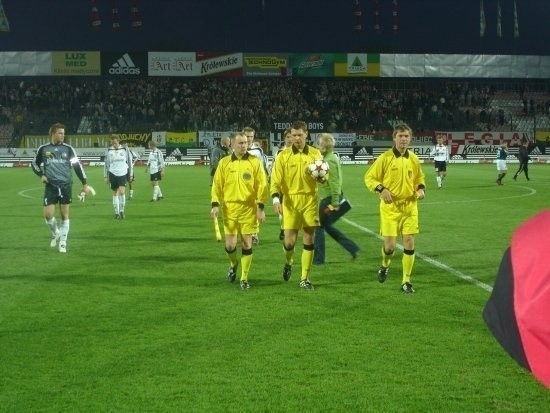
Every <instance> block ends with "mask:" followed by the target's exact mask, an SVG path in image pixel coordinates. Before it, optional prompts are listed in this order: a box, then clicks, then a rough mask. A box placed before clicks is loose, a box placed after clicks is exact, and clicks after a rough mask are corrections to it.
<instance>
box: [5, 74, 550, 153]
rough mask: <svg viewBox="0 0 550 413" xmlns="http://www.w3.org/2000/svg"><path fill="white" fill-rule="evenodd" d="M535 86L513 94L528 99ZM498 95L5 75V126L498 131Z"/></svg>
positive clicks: (492, 87)
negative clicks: (396, 125) (291, 124)
mask: <svg viewBox="0 0 550 413" xmlns="http://www.w3.org/2000/svg"><path fill="white" fill-rule="evenodd" d="M501 84H502V81H501ZM508 87H509V88H510V87H511V90H512V89H514V87H515V86H512V85H509V86H508ZM529 87H532V85H531V86H530V85H527V86H525V85H520V86H519V87H515V89H514V90H515V91H514V93H516V91H517V94H518V97H521V96H522V94H523V93H524V91H525V89H526V88H529ZM545 88H547V85H543V89H545ZM498 90H499V85H497V84H496V83H494V82H493V83H491V82H489V81H485V82H484V81H482V80H476V81H472V80H469V81H465V80H449V79H447V80H443V79H442V80H437V79H431V80H430V79H426V80H418V79H341V80H340V79H328V78H321V79H307V78H214V77H208V78H161V77H158V78H154V77H149V78H128V77H125V78H122V77H120V78H115V77H112V78H92V77H87V78H76V77H75V78H48V77H43V78H15V77H14V78H9V77H4V78H2V80H1V81H0V105H1V111H0V127H1V128H3V129H2V130H3V131H4V134H5V133H7V132H5V131H12V133H11V135H12V136H11V137H9V138H12V137H13V138H15V139H17V138H18V137H19V136H23V135H25V134H34V133H44V130H46V129H47V125H49V124H51V123H52V122H54V121H57V120H59V119H64V121H65V122H66V124H67V129H68V130H69V131H77V130H79V128H80V129H82V128H81V122H82V119H83V118H84V117H85V119H87V121H88V122H87V124H86V126H85V127H84V129H83V130H81V132H82V133H102V134H103V133H111V132H117V131H126V132H138V131H144V130H147V131H150V130H168V131H188V130H238V129H241V128H242V127H243V126H245V125H254V126H255V127H256V129H257V130H258V131H260V133H262V132H267V131H269V130H270V125H271V124H272V123H273V122H281V121H288V120H289V119H306V120H309V121H319V122H324V123H325V125H328V127H327V131H329V132H330V131H339V132H345V131H356V130H373V131H374V130H380V129H387V128H388V125H389V123H391V121H392V120H394V119H406V120H407V121H408V122H409V123H410V124H411V125H412V126H413V128H415V130H427V129H437V128H443V127H445V128H454V129H459V128H466V129H471V128H474V129H478V127H477V126H476V124H478V123H479V122H482V124H483V125H485V126H483V127H484V128H487V129H491V128H492V127H494V126H498V125H499V124H503V123H505V122H507V119H506V118H505V116H504V112H503V111H501V110H499V111H493V110H492V108H491V107H490V101H491V98H492V96H494V94H495V93H496V92H497V91H498ZM546 93H548V92H547V91H546ZM546 96H548V95H546ZM523 101H524V110H525V111H526V112H529V111H533V112H534V111H540V112H543V113H545V114H548V111H549V107H550V99H546V101H545V102H528V101H527V100H526V99H524V100H523ZM7 126H9V128H8V127H7ZM7 139H8V138H7V137H5V136H3V140H4V142H3V143H4V145H3V146H6V144H7V142H6V140H7ZM0 145H2V142H0Z"/></svg>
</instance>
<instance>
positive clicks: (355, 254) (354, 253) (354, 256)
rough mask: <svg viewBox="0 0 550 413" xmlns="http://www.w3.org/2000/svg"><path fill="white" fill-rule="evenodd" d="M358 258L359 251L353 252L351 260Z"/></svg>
mask: <svg viewBox="0 0 550 413" xmlns="http://www.w3.org/2000/svg"><path fill="white" fill-rule="evenodd" d="M357 258H359V251H355V252H352V253H351V260H352V261H355V260H356V259H357Z"/></svg>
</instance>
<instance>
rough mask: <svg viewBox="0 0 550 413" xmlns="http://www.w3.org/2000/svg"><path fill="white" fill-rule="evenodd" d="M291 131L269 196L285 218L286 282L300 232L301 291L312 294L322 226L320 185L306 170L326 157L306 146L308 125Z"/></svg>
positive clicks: (298, 123)
mask: <svg viewBox="0 0 550 413" xmlns="http://www.w3.org/2000/svg"><path fill="white" fill-rule="evenodd" d="M290 129H291V130H290V134H291V141H292V146H290V147H288V148H285V149H284V150H283V151H282V152H280V153H279V154H278V155H277V157H276V158H275V163H274V164H273V169H272V171H271V186H270V192H271V197H272V199H273V209H274V211H275V213H276V214H277V215H280V214H282V215H283V230H284V241H283V248H284V253H285V258H286V262H285V265H284V267H283V279H284V280H285V281H288V280H290V277H291V275H292V264H293V263H294V246H295V245H296V239H297V237H298V231H299V230H300V229H301V230H302V240H303V244H304V249H303V251H302V275H301V277H300V287H301V288H303V289H306V290H313V284H312V283H311V282H310V280H309V273H310V271H311V265H312V262H313V234H314V232H315V227H318V226H319V213H318V203H319V201H318V196H317V183H316V182H315V180H314V179H313V178H312V177H310V176H309V175H307V174H306V170H307V167H308V165H309V164H310V163H311V162H313V161H314V160H316V159H322V158H323V156H322V155H321V152H319V150H318V149H317V148H314V147H313V146H310V145H307V144H306V139H307V136H308V129H307V124H306V123H305V122H302V121H295V122H293V123H292V125H291V128H290ZM281 199H282V201H281Z"/></svg>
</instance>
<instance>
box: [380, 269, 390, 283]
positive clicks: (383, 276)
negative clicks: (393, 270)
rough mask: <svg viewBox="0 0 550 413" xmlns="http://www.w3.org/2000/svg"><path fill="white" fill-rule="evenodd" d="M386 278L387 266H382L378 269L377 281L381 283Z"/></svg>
mask: <svg viewBox="0 0 550 413" xmlns="http://www.w3.org/2000/svg"><path fill="white" fill-rule="evenodd" d="M386 278H388V267H382V266H380V268H379V269H378V282H380V283H383V282H384V281H386Z"/></svg>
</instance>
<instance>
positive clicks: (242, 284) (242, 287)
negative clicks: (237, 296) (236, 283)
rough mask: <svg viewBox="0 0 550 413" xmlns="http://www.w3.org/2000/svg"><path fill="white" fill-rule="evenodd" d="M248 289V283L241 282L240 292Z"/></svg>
mask: <svg viewBox="0 0 550 413" xmlns="http://www.w3.org/2000/svg"><path fill="white" fill-rule="evenodd" d="M249 288H250V284H248V281H246V280H241V290H243V291H246V290H248V289H249Z"/></svg>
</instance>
